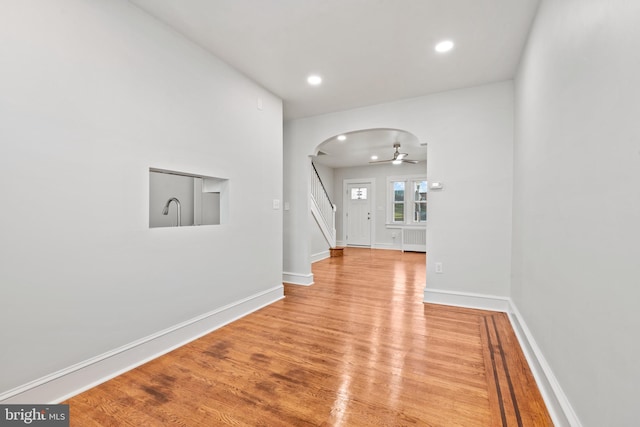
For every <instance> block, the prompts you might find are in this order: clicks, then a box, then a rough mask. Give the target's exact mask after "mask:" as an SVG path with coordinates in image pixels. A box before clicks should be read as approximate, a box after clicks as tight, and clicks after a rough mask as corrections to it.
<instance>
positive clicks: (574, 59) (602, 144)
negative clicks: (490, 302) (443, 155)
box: [512, 0, 640, 427]
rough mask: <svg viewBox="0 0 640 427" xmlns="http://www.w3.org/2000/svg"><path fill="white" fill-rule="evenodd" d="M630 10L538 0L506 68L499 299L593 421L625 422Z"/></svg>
mask: <svg viewBox="0 0 640 427" xmlns="http://www.w3.org/2000/svg"><path fill="white" fill-rule="evenodd" d="M639 16H640V2H637V1H626V0H611V1H583V0H562V1H548V0H547V1H544V2H543V3H542V5H541V7H540V11H539V15H538V17H537V19H536V22H535V24H534V27H533V30H532V33H531V37H530V40H529V43H528V48H527V50H526V53H525V55H524V57H523V60H522V63H521V66H520V70H519V73H518V76H517V85H516V95H517V96H516V99H517V103H516V107H517V108H516V145H515V171H516V173H515V186H514V221H513V291H512V294H513V295H512V296H513V299H514V301H515V303H516V305H517V307H518V308H519V310H520V311H521V313H522V316H523V317H524V319H525V321H526V323H527V325H528V326H529V328H530V329H531V332H532V334H533V336H534V337H535V340H536V341H537V343H538V345H539V347H540V348H541V349H542V352H543V354H544V356H545V358H546V359H547V362H548V363H549V365H550V366H551V368H552V370H553V372H554V374H555V376H556V377H557V379H558V380H559V383H560V385H561V387H562V388H563V390H564V392H565V394H566V395H567V396H568V398H569V401H570V402H571V405H572V406H573V409H574V410H575V411H576V413H577V415H578V417H579V419H580V420H581V422H582V424H583V425H585V426H593V427H595V426H616V427H617V426H632V425H633V426H635V425H638V414H637V412H638V411H637V404H638V396H640V363H638V360H637V355H638V354H639V353H640V339H638V331H640V310H638V302H639V301H640V262H639V258H638V255H639V254H640V251H639V249H638V247H639V245H640V126H639V125H638V121H639V118H640V55H638V52H640V25H638V17H639Z"/></svg>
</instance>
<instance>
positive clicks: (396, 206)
mask: <svg viewBox="0 0 640 427" xmlns="http://www.w3.org/2000/svg"><path fill="white" fill-rule="evenodd" d="M405 184H406V183H405V182H404V181H394V182H393V218H392V221H391V222H404V186H405Z"/></svg>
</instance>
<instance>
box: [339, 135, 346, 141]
mask: <svg viewBox="0 0 640 427" xmlns="http://www.w3.org/2000/svg"><path fill="white" fill-rule="evenodd" d="M345 139H347V137H346V136H344V135H338V141H344V140H345Z"/></svg>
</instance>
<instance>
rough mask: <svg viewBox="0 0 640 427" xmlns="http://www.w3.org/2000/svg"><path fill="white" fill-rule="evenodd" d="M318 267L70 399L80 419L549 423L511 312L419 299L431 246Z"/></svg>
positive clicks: (121, 422)
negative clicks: (281, 292) (272, 298)
mask: <svg viewBox="0 0 640 427" xmlns="http://www.w3.org/2000/svg"><path fill="white" fill-rule="evenodd" d="M313 272H314V275H315V284H314V285H313V286H311V287H300V286H293V285H285V294H286V298H285V299H284V300H282V301H279V302H277V303H274V304H272V305H270V306H268V307H266V308H264V309H262V310H260V311H258V312H256V313H253V314H251V315H249V316H247V317H245V318H243V319H240V320H238V321H236V322H234V323H232V324H230V325H228V326H225V327H224V328H221V329H219V330H217V331H214V332H213V333H211V334H209V335H206V336H205V337H203V338H201V339H198V340H196V341H194V342H192V343H190V344H188V345H186V346H184V347H181V348H179V349H177V350H175V351H173V352H171V353H169V354H167V355H165V356H163V357H160V358H158V359H156V360H154V361H152V362H149V363H147V364H145V365H143V366H141V367H139V368H137V369H135V370H132V371H130V372H128V373H126V374H123V375H121V376H119V377H117V378H115V379H113V380H111V381H108V382H106V383H104V384H102V385H99V386H97V387H95V388H93V389H91V390H89V391H87V392H85V393H82V394H80V395H78V396H76V397H74V398H72V399H70V400H69V401H68V402H66V403H68V404H69V405H70V411H71V425H72V426H82V427H89V426H136V427H138V426H164V425H180V426H226V425H231V426H269V427H271V426H465V427H469V426H480V427H484V426H551V425H552V423H551V420H550V418H549V415H548V413H547V411H546V408H545V406H544V403H543V401H542V398H541V396H540V393H539V391H538V389H537V387H536V384H535V382H534V380H533V377H532V375H531V372H530V370H529V368H528V366H527V364H526V361H525V359H524V356H523V354H522V351H521V350H520V347H519V346H518V343H517V340H516V338H515V335H514V333H513V330H512V329H511V325H510V324H509V320H508V317H507V316H506V315H505V314H503V313H496V312H490V311H482V310H472V309H463V308H455V307H448V306H438V305H432V304H424V303H422V292H423V289H424V277H425V255H424V254H416V253H401V252H398V251H385V250H369V249H354V248H347V249H346V250H345V254H344V257H339V258H329V259H326V260H323V261H320V262H318V263H315V264H314V266H313Z"/></svg>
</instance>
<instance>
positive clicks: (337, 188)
mask: <svg viewBox="0 0 640 427" xmlns="http://www.w3.org/2000/svg"><path fill="white" fill-rule="evenodd" d="M403 175H421V176H426V175H427V165H426V163H425V162H421V163H417V164H415V165H412V164H410V163H404V164H402V165H391V164H381V165H368V166H360V167H351V168H337V169H334V182H335V184H334V194H336V195H338V197H336V205H337V207H338V210H337V213H336V230H337V235H338V240H343V238H344V221H343V220H344V206H343V204H344V198H343V196H342V194H343V182H344V180H345V179H357V178H373V180H374V183H375V190H376V191H375V206H373V209H374V211H375V215H374V217H375V224H374V228H375V232H374V233H375V241H373V247H375V248H380V249H400V246H401V241H402V237H401V236H400V230H397V229H394V230H391V229H387V226H386V222H387V193H388V188H387V177H389V176H403ZM393 233H395V234H396V238H395V239H394V238H393V237H392V234H393Z"/></svg>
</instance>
